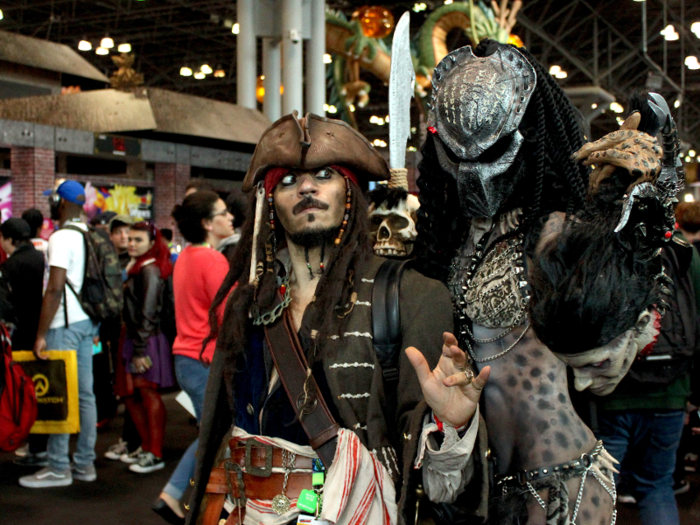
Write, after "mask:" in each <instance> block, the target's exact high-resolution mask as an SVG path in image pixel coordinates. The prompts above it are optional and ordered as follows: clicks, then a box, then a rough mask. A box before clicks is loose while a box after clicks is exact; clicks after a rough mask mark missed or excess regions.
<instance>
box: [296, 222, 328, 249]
mask: <svg viewBox="0 0 700 525" xmlns="http://www.w3.org/2000/svg"><path fill="white" fill-rule="evenodd" d="M337 234H338V228H337V227H330V228H324V229H321V230H317V229H309V230H304V231H300V232H296V233H290V234H288V235H289V240H290V241H292V242H293V243H294V244H296V245H297V246H301V247H302V248H307V249H312V248H318V247H319V246H323V245H324V244H330V243H332V242H333V240H334V239H335V237H336V235H337Z"/></svg>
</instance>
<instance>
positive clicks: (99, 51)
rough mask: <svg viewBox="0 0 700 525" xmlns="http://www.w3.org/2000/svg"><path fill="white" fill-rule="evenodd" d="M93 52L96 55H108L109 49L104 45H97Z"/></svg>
mask: <svg viewBox="0 0 700 525" xmlns="http://www.w3.org/2000/svg"><path fill="white" fill-rule="evenodd" d="M95 53H96V54H98V55H109V49H107V48H106V47H98V48H97V49H95Z"/></svg>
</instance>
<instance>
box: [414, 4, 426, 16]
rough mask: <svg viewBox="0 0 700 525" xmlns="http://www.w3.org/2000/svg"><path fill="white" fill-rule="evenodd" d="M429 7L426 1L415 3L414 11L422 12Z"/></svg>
mask: <svg viewBox="0 0 700 525" xmlns="http://www.w3.org/2000/svg"><path fill="white" fill-rule="evenodd" d="M427 8H428V6H427V5H426V4H425V2H421V3H420V4H419V3H415V4H413V12H414V13H420V12H421V11H425V10H426V9H427Z"/></svg>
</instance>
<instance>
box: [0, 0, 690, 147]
mask: <svg viewBox="0 0 700 525" xmlns="http://www.w3.org/2000/svg"><path fill="white" fill-rule="evenodd" d="M500 2H501V0H499V4H500ZM367 3H368V2H366V1H350V0H338V1H330V2H328V5H329V7H331V8H333V9H337V10H340V11H343V12H344V13H345V14H347V15H348V16H350V15H351V14H352V12H353V10H354V9H355V8H356V7H358V6H361V5H366V4H367ZM420 3H422V4H425V9H424V10H422V11H420V12H418V13H415V12H414V13H412V21H411V25H412V29H413V30H414V33H417V31H418V29H419V27H420V26H421V25H422V23H423V22H424V21H425V18H426V16H427V15H428V14H429V13H430V12H431V11H432V10H433V9H435V8H437V7H439V6H441V5H443V4H444V3H445V2H444V0H439V1H430V0H425V1H424V2H420ZM420 3H419V4H420ZM448 3H449V0H448ZM475 3H476V2H475ZM377 4H379V5H384V6H385V7H387V8H389V9H391V10H392V11H393V13H394V15H395V16H396V17H398V16H399V15H400V14H401V13H402V12H403V11H405V10H406V9H412V8H413V7H414V6H415V5H416V2H392V3H389V2H384V3H382V2H378V3H377ZM642 4H643V3H642V2H637V1H634V0H615V1H610V0H571V1H563V0H524V2H523V7H522V9H521V10H520V13H519V14H518V23H517V25H516V26H515V29H514V31H513V32H514V33H516V34H517V35H519V36H520V37H521V38H522V40H523V41H524V43H525V45H526V46H528V48H529V49H530V50H531V51H532V52H533V53H534V54H535V56H537V57H538V58H539V59H540V60H541V61H542V62H543V64H545V65H546V66H547V67H550V66H552V65H558V66H560V68H561V69H563V70H565V71H566V72H567V77H566V78H565V79H562V80H560V82H561V85H562V86H563V87H566V88H572V87H580V86H599V87H600V88H602V89H603V90H605V91H607V92H609V93H611V94H612V95H614V96H615V97H616V98H617V100H618V101H619V102H620V103H621V104H622V105H623V106H624V105H625V103H626V101H627V98H628V97H629V94H630V92H631V91H632V90H633V89H634V88H636V87H644V86H645V85H647V82H649V83H650V84H651V85H653V86H660V87H656V89H659V90H660V91H661V92H662V93H663V94H664V95H665V96H666V97H667V99H668V100H669V101H670V102H671V103H673V102H675V101H676V100H677V99H678V95H679V92H680V90H681V89H683V92H684V96H683V97H682V99H681V100H680V102H681V103H680V107H679V108H678V109H677V110H676V112H677V120H678V122H679V128H680V129H681V132H682V135H683V138H684V139H685V140H686V141H687V142H688V143H689V144H691V145H692V146H694V147H695V148H700V69H698V70H691V69H689V68H688V67H686V66H685V65H684V61H685V58H686V57H687V56H688V55H693V56H696V57H698V58H700V36H697V37H696V36H695V35H694V34H693V33H692V32H691V30H690V28H691V24H692V23H693V22H696V21H700V2H697V1H694V0H684V1H682V0H663V1H662V0H647V1H646V6H647V11H648V14H647V21H648V23H647V35H648V37H647V44H646V47H647V53H645V52H644V47H645V46H644V38H643V24H642ZM0 9H2V13H3V19H2V20H0V29H2V30H5V31H13V32H19V33H22V34H24V35H29V36H34V37H37V38H44V39H48V40H51V41H54V42H60V43H63V44H67V45H69V46H72V47H73V48H74V49H77V47H78V42H79V41H80V40H83V39H84V40H88V41H90V42H91V43H92V46H93V49H92V50H91V51H85V52H83V56H85V57H86V58H87V59H88V60H89V61H90V62H91V63H92V64H94V65H95V66H96V67H97V68H98V69H100V70H102V71H103V72H105V73H106V74H109V73H111V71H113V70H114V69H115V68H114V66H113V64H112V61H111V58H110V56H109V55H106V56H99V55H97V54H95V48H96V47H97V46H98V45H99V42H100V40H101V39H102V38H103V37H105V36H109V37H111V38H112V39H113V40H114V42H115V48H114V49H113V50H112V51H114V50H116V46H118V45H119V44H120V43H129V44H131V47H132V53H134V54H135V55H136V64H135V68H136V70H137V71H139V72H141V73H143V75H144V76H145V81H146V85H147V86H154V87H160V88H164V89H170V90H175V91H179V92H184V93H189V94H193V95H201V96H207V97H211V98H215V99H219V100H224V101H230V102H235V99H236V65H235V56H236V35H235V34H233V33H232V25H233V24H235V21H236V2H235V1H221V0H194V1H185V0H98V1H81V0H16V1H10V0H6V1H4V2H2V3H1V4H0ZM669 24H671V25H673V26H674V29H675V31H676V32H677V33H678V34H679V39H678V40H671V41H667V40H666V39H665V38H664V36H662V35H661V34H660V31H662V30H663V29H664V28H665V27H667V26H668V25H669ZM698 35H700V31H698ZM448 36H449V42H448V46H459V45H463V44H466V43H468V41H467V40H466V38H465V37H464V36H463V35H459V34H452V33H450V35H448ZM202 64H208V65H209V66H211V68H212V69H213V70H222V71H223V76H219V77H215V76H214V75H207V76H206V78H204V79H202V80H197V79H195V78H193V77H192V76H190V77H183V76H181V75H180V69H181V67H183V66H188V67H191V68H193V69H195V68H198V67H200V66H201V65H202ZM259 73H260V71H259ZM220 75H221V73H220ZM367 77H368V78H365V80H366V81H368V82H369V83H370V84H371V85H372V91H371V98H370V103H369V105H368V106H367V107H366V108H365V109H364V110H362V111H358V113H357V120H358V124H359V126H360V129H361V130H362V131H363V132H364V133H366V134H367V135H368V136H369V137H370V138H374V137H382V136H385V135H386V134H387V129H386V126H383V127H381V126H375V125H373V124H370V123H369V118H370V117H371V116H372V115H374V114H377V115H385V114H386V99H387V91H386V87H385V86H383V84H382V83H381V82H380V81H378V80H377V79H374V78H370V77H371V75H367ZM589 105H590V104H589ZM618 116H619V115H616V114H614V113H613V112H611V111H606V113H604V114H602V115H600V116H598V117H597V118H596V119H595V120H594V121H593V130H592V131H593V136H594V137H595V136H597V135H599V134H601V133H603V132H605V131H608V130H611V129H613V128H615V127H616V126H617V124H616V118H617V117H618Z"/></svg>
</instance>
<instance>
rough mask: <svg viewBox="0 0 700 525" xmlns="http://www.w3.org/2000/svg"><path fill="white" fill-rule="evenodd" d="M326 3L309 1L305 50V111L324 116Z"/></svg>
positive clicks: (321, 0) (322, 0)
mask: <svg viewBox="0 0 700 525" xmlns="http://www.w3.org/2000/svg"><path fill="white" fill-rule="evenodd" d="M325 52H326V1H325V0H311V40H309V43H308V44H307V49H306V111H309V112H311V113H315V114H316V115H321V116H323V115H325V112H324V110H323V106H324V105H325V103H326V65H325V64H324V63H323V55H324V54H325Z"/></svg>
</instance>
